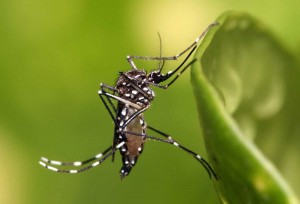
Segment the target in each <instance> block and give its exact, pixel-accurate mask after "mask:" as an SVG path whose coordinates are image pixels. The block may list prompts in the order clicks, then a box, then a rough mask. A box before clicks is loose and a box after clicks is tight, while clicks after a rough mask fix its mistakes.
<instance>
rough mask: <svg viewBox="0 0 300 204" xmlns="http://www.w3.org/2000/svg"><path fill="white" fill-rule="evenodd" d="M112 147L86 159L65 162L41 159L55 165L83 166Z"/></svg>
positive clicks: (98, 157)
mask: <svg viewBox="0 0 300 204" xmlns="http://www.w3.org/2000/svg"><path fill="white" fill-rule="evenodd" d="M111 149H112V146H110V147H109V148H107V149H106V150H105V151H104V152H102V153H99V154H96V155H95V156H93V157H91V158H88V159H86V160H84V161H75V162H63V161H56V160H50V159H47V158H45V157H41V161H42V162H43V163H45V164H51V165H55V166H83V165H85V164H88V163H91V162H93V161H95V160H97V159H100V158H101V157H102V156H103V155H105V154H106V153H107V152H109V151H110V150H111Z"/></svg>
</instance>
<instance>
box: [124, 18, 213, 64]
mask: <svg viewBox="0 0 300 204" xmlns="http://www.w3.org/2000/svg"><path fill="white" fill-rule="evenodd" d="M216 25H218V23H216V22H215V23H212V24H210V25H209V26H208V27H207V28H206V29H205V30H204V32H203V33H202V34H201V35H200V36H199V37H198V38H197V39H196V40H195V41H194V42H193V43H192V44H191V45H190V46H188V47H187V48H186V49H185V50H184V51H182V52H180V53H178V54H177V55H174V56H169V57H161V56H160V57H147V56H130V55H129V56H127V61H128V62H129V63H130V65H131V67H132V68H133V69H137V68H136V66H135V64H134V62H133V60H132V59H141V60H177V59H178V58H179V57H180V56H181V55H183V54H184V53H186V52H187V51H189V50H190V49H191V48H193V47H196V46H197V44H198V42H199V41H200V39H201V38H202V37H203V36H205V34H206V33H207V32H208V31H209V30H210V29H211V28H212V27H213V26H216Z"/></svg>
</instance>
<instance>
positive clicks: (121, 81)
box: [39, 23, 218, 180]
mask: <svg viewBox="0 0 300 204" xmlns="http://www.w3.org/2000/svg"><path fill="white" fill-rule="evenodd" d="M216 25H218V23H212V24H210V25H209V26H208V27H207V28H206V29H205V30H204V32H203V33H202V34H201V35H200V36H199V37H198V38H197V39H196V40H195V41H194V42H193V43H192V44H191V45H190V46H188V47H187V48H186V49H185V50H184V51H182V52H180V53H179V54H177V55H174V56H170V57H162V56H161V55H160V56H159V57H145V56H131V55H130V56H127V61H128V63H129V64H130V66H131V70H129V71H126V72H119V78H118V79H117V82H116V85H115V86H110V85H107V84H103V83H101V84H100V90H99V91H98V94H99V96H100V99H101V100H102V102H103V104H104V106H105V108H106V109H107V111H108V113H109V115H110V116H111V118H112V120H113V122H114V125H115V128H114V137H113V142H112V145H111V146H110V147H108V148H107V149H106V150H105V151H104V152H102V153H99V154H97V155H95V156H93V157H91V158H89V159H86V160H84V161H75V162H62V161H56V160H49V159H47V158H45V157H41V160H40V161H39V163H40V164H41V165H42V166H43V167H45V168H47V169H49V170H52V171H55V172H60V173H81V172H84V171H86V170H89V169H91V168H93V167H96V166H98V165H100V164H101V163H103V162H104V161H105V160H106V159H107V158H109V157H110V156H111V157H112V160H114V154H115V152H116V151H117V150H119V152H120V154H121V156H122V163H123V166H122V168H121V170H120V176H121V179H123V178H125V177H126V176H128V175H129V173H130V171H131V169H132V168H133V167H134V166H135V164H136V162H137V160H138V158H139V156H140V154H141V153H142V151H143V148H144V144H145V142H146V140H147V139H152V140H156V141H160V142H163V143H167V144H171V145H174V146H175V147H178V148H180V149H182V150H183V151H185V152H187V153H188V154H190V155H191V156H193V157H194V158H195V159H196V160H197V161H198V162H200V164H202V166H203V167H204V168H205V170H206V171H207V172H208V174H209V177H211V176H212V175H213V177H214V178H215V179H216V180H217V179H218V177H217V174H216V173H215V172H214V170H213V168H212V167H211V166H210V164H209V163H208V162H207V161H206V160H205V159H204V158H202V157H201V156H200V155H199V154H197V153H195V152H193V151H192V150H190V149H188V148H186V147H185V146H183V145H181V144H179V143H178V142H177V141H175V140H174V139H173V138H172V137H171V136H170V135H169V134H166V133H164V132H162V131H160V130H158V129H156V128H154V127H152V126H149V125H147V124H146V122H145V119H144V115H143V113H144V112H145V111H146V110H148V108H149V107H150V105H151V102H152V101H153V100H154V98H155V93H154V91H153V90H152V87H157V88H162V89H167V88H169V87H170V86H171V85H172V84H173V83H174V82H175V81H176V80H177V79H178V77H179V76H180V75H181V74H182V73H183V72H184V71H185V70H186V69H187V68H188V67H189V66H190V65H191V64H192V63H194V62H195V60H191V61H190V62H187V60H188V59H189V58H190V57H191V55H192V53H193V52H194V51H195V49H196V48H197V46H198V42H199V41H200V39H202V38H203V36H205V35H206V33H207V32H208V31H209V30H210V29H211V28H212V27H213V26H216ZM185 53H187V56H186V57H185V58H184V60H183V61H182V62H181V63H180V65H179V66H178V67H176V68H175V69H174V70H173V71H169V72H167V73H166V74H162V69H163V66H164V63H165V61H167V60H177V59H178V58H180V57H181V56H182V55H183V54H185ZM134 59H139V60H154V61H159V66H158V69H156V70H154V71H151V72H149V73H148V74H147V72H146V71H145V70H143V69H138V68H137V67H136V65H135V63H134V61H133V60H134ZM175 74H176V75H175ZM172 77H173V78H172ZM168 79H170V81H169V82H168V83H167V84H165V85H162V84H161V83H162V82H165V81H166V80H168ZM115 101H116V102H117V104H116V105H115V103H114V102H115ZM147 129H149V130H152V131H153V132H155V133H157V134H159V135H160V136H161V137H154V136H150V135H148V134H146V130H147ZM54 166H73V167H79V168H77V169H76V168H74V169H70V170H68V169H61V168H56V167H54Z"/></svg>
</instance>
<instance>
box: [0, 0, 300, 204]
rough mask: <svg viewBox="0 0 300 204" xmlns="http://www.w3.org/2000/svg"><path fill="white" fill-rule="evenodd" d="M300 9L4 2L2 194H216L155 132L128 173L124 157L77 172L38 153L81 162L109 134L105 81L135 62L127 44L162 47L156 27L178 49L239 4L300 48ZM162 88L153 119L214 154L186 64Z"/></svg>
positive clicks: (18, 198) (76, 199)
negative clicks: (50, 165) (48, 165)
mask: <svg viewBox="0 0 300 204" xmlns="http://www.w3.org/2000/svg"><path fill="white" fill-rule="evenodd" d="M299 8H300V2H299V1H297V0H287V1H281V0H272V1H271V0H268V1H258V0H255V1H233V0H224V1H216V0H209V1H208V0H198V1H196V0H188V1H171V0H162V1H159V0H153V1H143V0H142V1H137V0H132V1H88V0H87V1H83V0H72V1H71V0H60V1H57V0H51V1H47V0H44V1H40V0H27V1H24V0H6V1H5V0H4V1H1V2H0V161H1V163H0V181H1V182H0V203H8V204H10V203H13V204H19V203H28V204H34V203H132V204H134V203H157V204H158V203H217V202H218V199H217V197H216V195H215V192H214V188H213V185H212V183H211V182H210V180H209V178H208V176H207V174H206V172H205V171H204V169H203V168H202V167H201V166H200V165H199V164H198V163H197V162H195V161H194V159H193V158H192V157H190V156H189V155H187V154H185V153H184V152H182V151H180V150H178V149H177V148H174V147H173V146H170V145H166V144H161V143H158V142H154V141H149V142H148V143H147V144H146V147H145V151H144V152H143V155H142V156H141V157H140V159H139V161H138V163H137V165H136V167H135V168H134V169H133V171H132V172H131V175H130V176H129V177H128V178H126V179H125V180H124V181H122V182H121V181H120V178H119V169H120V167H121V162H120V156H119V155H118V156H117V157H116V161H115V163H112V162H111V161H106V162H105V163H104V164H103V165H101V166H99V167H97V168H94V169H92V170H90V171H88V172H85V173H82V174H77V175H74V174H72V175H67V174H57V173H54V172H51V171H48V170H46V169H44V168H42V167H41V166H39V165H38V160H39V158H40V156H47V157H49V158H53V159H58V160H71V161H73V160H82V159H85V158H88V157H90V156H92V155H94V154H96V153H98V152H101V151H102V150H104V149H105V148H107V147H108V146H109V145H110V144H111V142H112V136H113V123H112V121H111V119H110V117H109V115H108V113H107V111H106V110H105V108H104V106H103V104H102V103H101V101H100V99H99V97H98V95H97V90H98V88H99V83H100V82H105V83H107V84H111V85H113V84H114V83H115V80H116V78H117V76H118V72H119V71H122V70H123V71H124V70H128V69H130V66H129V64H128V63H127V61H126V58H125V57H126V55H128V54H132V55H142V56H144V55H145V56H149V55H152V56H153V55H154V56H155V55H159V50H160V49H159V48H160V45H159V39H158V35H157V32H159V33H160V35H161V37H162V46H163V52H162V53H163V55H165V56H166V55H174V54H177V53H178V52H180V51H181V50H183V49H184V48H186V47H187V46H188V45H189V44H190V43H192V42H193V41H194V40H195V38H196V37H197V36H198V35H199V34H200V33H201V32H202V31H203V30H204V29H205V28H206V26H207V25H208V24H209V23H211V22H213V21H214V20H215V19H216V18H217V17H218V16H219V15H220V14H221V13H223V12H224V11H227V10H241V11H246V12H248V13H250V14H252V15H254V16H255V17H257V18H259V19H260V20H261V21H263V22H264V23H265V24H267V25H268V26H269V28H270V29H271V30H272V31H273V32H274V33H275V34H276V36H277V37H278V39H280V40H281V41H282V42H283V44H284V46H286V47H287V48H288V49H289V50H291V52H293V53H294V54H295V53H300V49H299V45H300V35H299V32H300V27H299V25H300V12H299ZM137 65H138V66H139V67H142V68H145V69H146V70H148V71H150V70H152V69H154V68H155V67H157V63H150V62H141V61H139V62H137ZM174 66H176V63H168V64H167V66H166V68H167V69H166V70H168V69H172V67H174ZM156 95H157V98H156V100H155V101H154V102H153V105H152V107H151V109H149V110H148V111H147V113H146V114H145V117H146V120H147V123H148V124H151V125H152V126H154V127H157V128H158V129H160V130H162V131H165V132H167V133H170V134H172V135H173V137H174V138H176V139H177V140H178V141H180V142H181V143H182V144H184V145H185V146H188V147H190V148H191V149H193V150H195V151H196V152H199V153H200V154H201V155H203V156H204V157H205V149H204V147H203V141H202V137H201V129H200V127H199V123H198V116H197V113H196V106H195V102H194V97H193V94H192V88H191V85H190V81H189V73H186V74H184V75H183V76H182V77H181V78H180V79H179V80H178V81H177V82H176V84H174V85H173V86H172V87H171V88H170V89H168V90H157V91H156Z"/></svg>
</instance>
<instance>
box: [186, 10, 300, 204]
mask: <svg viewBox="0 0 300 204" xmlns="http://www.w3.org/2000/svg"><path fill="white" fill-rule="evenodd" d="M217 22H219V23H220V25H219V26H215V27H213V28H212V29H211V30H210V31H209V33H208V34H207V35H206V36H205V38H204V39H203V41H202V43H201V45H200V46H199V48H198V49H197V51H196V54H195V58H196V59H197V61H196V62H195V63H194V64H193V65H192V69H191V77H192V84H193V88H194V94H195V97H196V102H197V107H198V112H199V117H200V123H201V126H202V129H203V133H204V139H205V145H206V149H207V152H208V156H209V159H210V162H211V164H212V166H213V168H214V169H215V171H216V173H217V175H218V176H219V177H220V179H219V180H217V181H214V184H215V188H216V190H217V192H218V195H219V197H220V200H221V201H222V202H223V203H298V200H297V198H296V196H295V195H294V193H293V192H292V190H291V189H290V188H289V186H288V184H287V182H286V181H285V180H284V179H283V177H282V176H281V175H280V173H279V171H278V170H277V169H276V168H275V166H274V164H273V163H272V162H271V161H270V160H269V159H268V158H267V157H266V155H264V152H263V151H264V150H261V149H259V147H258V146H257V144H255V142H257V141H259V140H260V139H261V138H264V139H265V138H268V139H270V143H271V144H272V138H271V137H267V136H266V135H267V132H268V130H271V129H272V128H273V129H272V130H274V131H278V132H280V133H283V135H282V134H281V135H280V134H277V133H278V132H274V131H273V132H272V131H270V132H269V133H270V134H269V135H272V134H271V133H273V134H274V133H275V134H274V136H278V135H280V136H278V138H286V136H287V135H284V134H285V133H286V129H285V128H286V127H287V126H284V125H283V127H281V126H280V125H279V124H278V121H280V120H278V118H280V119H282V117H285V122H284V123H283V124H288V123H290V121H289V118H290V117H289V116H290V115H289V114H283V112H288V111H287V108H286V105H287V104H290V103H288V102H289V101H291V100H290V98H291V97H290V95H291V94H289V92H288V91H287V90H288V87H289V86H290V84H289V80H296V79H297V77H294V79H288V78H287V77H289V76H291V73H293V72H294V76H295V75H296V72H295V71H293V69H294V68H295V63H294V61H293V59H292V57H291V56H290V55H289V54H288V53H287V52H286V51H285V50H284V49H283V48H282V47H281V46H280V45H279V44H278V42H277V41H276V39H275V38H274V37H273V36H272V35H271V34H270V32H269V31H268V30H266V28H265V26H264V25H262V24H261V23H259V22H258V21H257V20H255V19H253V18H252V17H251V16H249V15H247V14H243V13H237V12H228V13H225V14H224V15H222V16H221V17H220V18H219V19H218V20H217ZM297 74H298V73H297ZM292 75H293V74H292ZM298 76H299V75H298ZM298 84H299V83H298ZM294 91H298V93H299V89H298V90H297V89H296V90H294ZM293 94H294V95H295V92H293ZM298 95H300V94H298ZM298 98H299V97H298ZM299 101H300V100H299ZM284 115H285V116H284ZM279 116H280V117H279ZM281 122H283V121H282V120H281ZM280 124H281V123H280ZM292 124H296V122H293V123H292ZM274 126H277V127H274ZM274 128H275V129H274ZM276 128H277V129H276ZM277 141H281V142H282V141H284V139H281V140H280V139H277ZM282 144H283V143H282ZM262 146H263V145H262ZM279 146H280V145H279ZM274 151H275V153H276V152H277V150H275V149H274ZM266 152H267V151H266ZM269 156H270V157H272V154H269Z"/></svg>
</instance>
